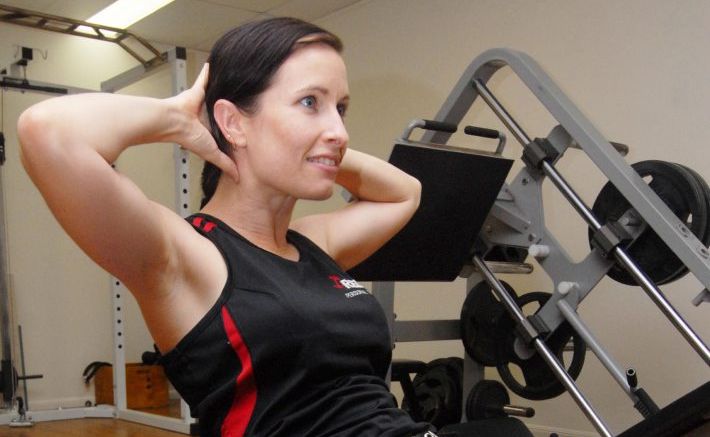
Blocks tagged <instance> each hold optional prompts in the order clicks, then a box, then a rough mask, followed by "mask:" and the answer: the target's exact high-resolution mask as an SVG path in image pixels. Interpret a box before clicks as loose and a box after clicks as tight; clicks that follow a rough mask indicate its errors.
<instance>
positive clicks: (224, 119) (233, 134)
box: [214, 99, 246, 147]
mask: <svg viewBox="0 0 710 437" xmlns="http://www.w3.org/2000/svg"><path fill="white" fill-rule="evenodd" d="M244 118H245V115H244V114H243V113H242V111H240V110H239V108H237V106H236V105H235V104H234V103H232V102H230V101H229V100H225V99H219V100H217V101H216V102H215V104H214V119H215V121H216V122H217V125H218V126H219V130H220V131H222V135H224V137H225V138H226V139H227V141H229V142H230V143H232V145H233V146H234V147H237V146H240V145H243V144H246V137H245V135H244V129H243V121H244Z"/></svg>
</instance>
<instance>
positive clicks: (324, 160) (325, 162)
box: [306, 157, 335, 167]
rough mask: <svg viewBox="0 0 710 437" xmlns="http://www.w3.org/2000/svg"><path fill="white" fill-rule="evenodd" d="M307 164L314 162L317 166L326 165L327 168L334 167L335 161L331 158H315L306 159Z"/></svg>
mask: <svg viewBox="0 0 710 437" xmlns="http://www.w3.org/2000/svg"><path fill="white" fill-rule="evenodd" d="M306 160H307V161H308V162H315V163H317V164H323V165H327V166H329V167H335V160H334V159H331V158H324V157H317V158H306Z"/></svg>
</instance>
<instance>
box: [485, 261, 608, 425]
mask: <svg viewBox="0 0 710 437" xmlns="http://www.w3.org/2000/svg"><path fill="white" fill-rule="evenodd" d="M473 263H474V265H475V266H476V268H477V269H478V271H479V272H481V274H482V275H483V277H484V279H485V280H486V282H487V283H488V285H490V286H491V289H492V290H493V293H494V294H495V295H496V297H497V298H498V299H499V300H500V301H501V302H502V303H503V305H505V309H506V310H507V311H508V313H509V314H510V315H511V316H512V317H513V320H514V321H515V323H516V324H518V325H519V326H522V327H523V329H524V330H525V331H526V332H529V333H533V334H532V336H533V338H532V345H533V347H534V348H535V350H536V351H537V353H538V354H540V356H541V357H542V358H543V359H544V360H545V363H547V365H548V366H549V367H550V369H551V370H552V371H553V373H554V374H555V376H557V379H559V381H560V382H561V383H562V384H563V385H564V386H565V389H567V391H568V392H569V394H570V395H571V396H572V398H573V399H574V401H575V402H576V403H577V405H578V406H579V408H580V409H581V410H582V412H584V414H585V416H587V418H588V419H589V421H590V422H592V425H594V428H595V429H596V430H597V431H598V432H599V433H600V434H601V435H603V436H608V437H612V436H613V434H612V433H611V432H610V431H609V427H608V426H607V425H606V423H604V421H603V420H602V418H601V417H599V415H598V414H597V413H596V412H595V411H594V409H593V408H592V405H591V404H590V403H589V401H588V400H587V399H586V398H585V397H584V394H583V393H582V392H581V391H580V390H579V388H577V385H576V384H575V383H574V379H572V377H571V376H570V375H569V374H568V373H567V371H566V370H565V368H564V366H563V365H562V364H561V363H560V362H559V360H558V359H557V357H555V354H553V353H552V352H551V351H550V349H549V348H548V347H547V345H546V344H545V342H544V341H543V340H542V339H540V338H539V337H538V336H537V333H536V331H535V329H534V328H533V327H532V325H531V324H530V321H529V320H528V319H527V318H526V317H525V315H524V314H523V311H522V309H520V307H519V306H518V304H517V303H516V302H515V300H514V299H513V297H512V296H510V294H509V293H508V291H507V290H506V289H505V287H504V286H503V284H501V283H500V281H499V280H498V279H497V278H496V276H495V275H494V274H493V272H491V271H490V269H488V267H487V266H486V263H485V261H483V260H482V259H481V257H480V256H478V255H475V256H474V257H473Z"/></svg>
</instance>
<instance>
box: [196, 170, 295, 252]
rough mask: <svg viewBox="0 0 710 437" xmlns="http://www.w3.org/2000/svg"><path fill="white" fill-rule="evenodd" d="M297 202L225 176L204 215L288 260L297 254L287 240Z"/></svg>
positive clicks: (208, 203) (207, 205) (203, 210)
mask: <svg viewBox="0 0 710 437" xmlns="http://www.w3.org/2000/svg"><path fill="white" fill-rule="evenodd" d="M295 205H296V199H295V198H293V197H291V196H286V195H284V194H281V193H273V192H272V193H267V192H265V190H255V189H250V188H249V187H246V184H245V183H244V182H240V183H235V182H233V181H232V180H230V179H228V178H227V177H222V178H221V179H220V182H219V183H218V185H217V189H216V190H215V193H214V195H213V196H212V198H211V199H210V200H209V202H207V204H206V205H205V207H204V208H202V211H201V212H203V213H205V214H209V215H212V216H214V217H217V218H219V219H220V220H221V221H223V222H224V223H226V224H227V225H229V226H230V227H231V228H232V229H234V230H236V231H237V232H239V233H240V234H241V235H242V236H243V237H244V238H246V239H247V240H249V241H250V242H251V243H253V244H255V245H257V246H259V247H260V248H262V249H264V250H267V251H269V252H272V253H275V254H277V255H281V256H284V257H286V258H288V257H292V256H293V255H294V254H295V255H296V256H297V251H296V250H295V248H294V247H293V246H291V245H290V244H289V243H288V241H286V232H287V231H288V227H289V224H290V223H291V216H292V214H293V208H294V206H295Z"/></svg>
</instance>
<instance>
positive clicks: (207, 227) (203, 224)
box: [192, 217, 217, 232]
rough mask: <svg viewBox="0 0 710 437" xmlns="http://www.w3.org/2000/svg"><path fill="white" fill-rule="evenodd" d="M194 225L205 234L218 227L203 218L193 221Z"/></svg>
mask: <svg viewBox="0 0 710 437" xmlns="http://www.w3.org/2000/svg"><path fill="white" fill-rule="evenodd" d="M192 225H193V226H194V227H196V228H200V229H202V230H203V231H205V232H210V231H211V230H212V229H214V228H216V227H217V225H216V224H214V223H212V222H210V221H207V220H203V219H202V217H195V218H193V219H192Z"/></svg>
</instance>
